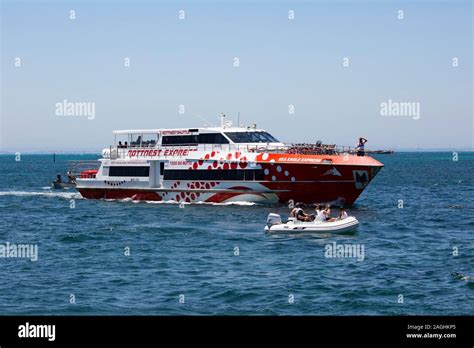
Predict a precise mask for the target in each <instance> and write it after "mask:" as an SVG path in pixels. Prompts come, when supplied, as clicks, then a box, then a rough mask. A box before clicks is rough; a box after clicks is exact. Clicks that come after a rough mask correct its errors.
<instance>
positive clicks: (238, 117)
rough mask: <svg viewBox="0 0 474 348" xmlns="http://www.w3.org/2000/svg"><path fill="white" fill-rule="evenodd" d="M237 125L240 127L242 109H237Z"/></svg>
mask: <svg viewBox="0 0 474 348" xmlns="http://www.w3.org/2000/svg"><path fill="white" fill-rule="evenodd" d="M237 127H240V111H237Z"/></svg>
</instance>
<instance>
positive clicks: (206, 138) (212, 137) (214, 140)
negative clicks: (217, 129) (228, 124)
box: [199, 133, 229, 144]
mask: <svg viewBox="0 0 474 348" xmlns="http://www.w3.org/2000/svg"><path fill="white" fill-rule="evenodd" d="M228 143H229V140H228V139H227V138H226V137H225V136H223V135H222V134H221V133H202V134H199V144H228Z"/></svg>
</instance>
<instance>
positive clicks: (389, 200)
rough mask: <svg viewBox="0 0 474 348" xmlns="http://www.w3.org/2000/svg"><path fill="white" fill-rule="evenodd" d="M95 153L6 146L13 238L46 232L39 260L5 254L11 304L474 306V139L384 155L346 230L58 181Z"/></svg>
mask: <svg viewBox="0 0 474 348" xmlns="http://www.w3.org/2000/svg"><path fill="white" fill-rule="evenodd" d="M95 158H97V156H93V155H87V156H85V155H84V156H81V155H59V156H56V163H53V156H52V155H23V156H22V157H21V161H19V162H16V161H15V157H14V156H9V155H2V156H0V244H3V245H5V244H6V243H7V242H8V243H12V244H13V243H17V244H36V245H37V246H38V260H37V261H36V262H35V261H30V260H29V259H25V258H13V257H9V258H7V257H0V267H1V270H2V272H1V280H0V314H19V315H21V314H64V315H76V314H79V315H83V314H84V315H85V314H99V315H100V314H104V315H130V314H137V315H141V314H143V315H145V314H146V315H183V314H184V315H197V314H204V315H209V314H227V315H238V314H244V315H247V314H253V315H375V314H382V315H392V314H401V315H412V314H426V315H455V314H465V315H472V314H474V283H473V281H472V280H469V278H464V276H474V200H473V197H474V185H473V170H474V153H467V152H461V153H459V158H458V161H453V154H452V153H447V152H446V153H433V152H431V153H397V154H395V155H386V156H379V157H378V159H379V160H381V161H382V162H383V163H384V164H385V167H384V168H383V169H382V170H381V171H380V173H379V174H378V176H377V177H376V178H375V180H374V181H373V182H372V183H371V184H370V185H369V187H368V188H367V189H366V191H365V192H364V193H363V194H362V196H361V197H360V198H359V200H358V201H357V202H356V204H355V206H354V207H352V208H351V209H350V210H349V213H350V214H352V215H354V216H356V217H357V218H358V219H359V220H360V223H361V226H360V228H359V231H358V232H357V233H355V234H349V235H344V236H331V235H322V236H321V235H320V236H317V235H304V236H291V235H283V236H270V235H267V234H265V233H264V232H263V227H264V224H265V220H266V217H267V214H268V213H270V212H277V213H281V214H284V215H286V214H287V213H288V208H287V207H285V206H282V205H279V206H265V205H205V204H199V205H186V206H185V207H184V208H180V207H179V206H178V205H177V204H166V203H165V204H156V203H155V204H152V203H145V202H142V203H136V202H130V201H128V202H127V201H93V200H85V199H81V197H80V195H79V194H78V193H77V192H75V191H54V190H50V189H49V184H50V182H51V180H52V179H53V178H54V176H55V174H56V173H58V172H61V171H64V169H65V167H66V162H67V160H77V159H84V160H85V159H95ZM72 200H73V201H74V202H73V203H72ZM400 200H402V201H400ZM73 204H75V207H74V208H71V206H72V205H73ZM401 205H403V208H401ZM334 242H335V243H336V245H348V244H350V245H358V246H359V247H361V246H363V247H364V258H363V260H360V259H359V260H358V259H357V258H351V257H345V258H329V257H326V256H327V255H325V250H326V246H327V245H334V244H333V243H334ZM127 250H129V251H130V255H129V256H126V255H125V253H126V251H127ZM453 273H456V274H457V275H453ZM71 302H73V303H71Z"/></svg>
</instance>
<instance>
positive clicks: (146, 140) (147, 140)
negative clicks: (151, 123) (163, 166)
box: [142, 134, 158, 147]
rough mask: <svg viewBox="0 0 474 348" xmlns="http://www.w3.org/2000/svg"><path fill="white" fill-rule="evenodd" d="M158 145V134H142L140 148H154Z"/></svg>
mask: <svg viewBox="0 0 474 348" xmlns="http://www.w3.org/2000/svg"><path fill="white" fill-rule="evenodd" d="M157 143H158V134H143V138H142V147H155V146H156V144H157Z"/></svg>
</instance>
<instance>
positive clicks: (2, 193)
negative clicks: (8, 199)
mask: <svg viewBox="0 0 474 348" xmlns="http://www.w3.org/2000/svg"><path fill="white" fill-rule="evenodd" d="M0 196H17V197H22V196H23V197H29V196H42V197H58V198H64V199H82V196H81V194H80V193H78V192H36V191H0Z"/></svg>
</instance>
